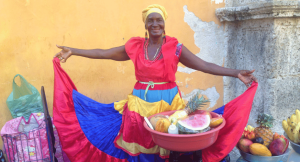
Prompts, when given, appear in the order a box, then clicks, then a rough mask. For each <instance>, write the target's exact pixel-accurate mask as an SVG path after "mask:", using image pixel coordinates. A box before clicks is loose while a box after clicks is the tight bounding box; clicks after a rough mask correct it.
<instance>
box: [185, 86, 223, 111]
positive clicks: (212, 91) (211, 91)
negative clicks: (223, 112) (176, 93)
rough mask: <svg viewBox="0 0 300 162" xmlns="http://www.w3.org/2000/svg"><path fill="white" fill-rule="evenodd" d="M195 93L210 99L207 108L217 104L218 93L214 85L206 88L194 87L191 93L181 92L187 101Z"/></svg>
mask: <svg viewBox="0 0 300 162" xmlns="http://www.w3.org/2000/svg"><path fill="white" fill-rule="evenodd" d="M197 93H199V94H202V95H205V96H207V97H208V99H209V100H210V104H209V107H208V108H207V109H209V108H212V107H214V106H215V105H216V104H217V101H218V99H219V98H220V94H219V93H218V92H217V89H216V87H212V88H207V89H206V90H200V89H194V90H193V91H192V92H191V93H188V94H186V95H184V94H183V93H182V98H183V99H184V100H186V101H189V100H190V99H191V98H192V97H193V96H194V95H196V94H197Z"/></svg>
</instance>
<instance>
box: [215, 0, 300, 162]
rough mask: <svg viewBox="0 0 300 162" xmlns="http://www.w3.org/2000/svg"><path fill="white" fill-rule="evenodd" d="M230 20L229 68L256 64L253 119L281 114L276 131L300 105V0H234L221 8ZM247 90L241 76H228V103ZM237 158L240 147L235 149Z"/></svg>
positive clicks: (227, 22)
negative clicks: (256, 79) (256, 85)
mask: <svg viewBox="0 0 300 162" xmlns="http://www.w3.org/2000/svg"><path fill="white" fill-rule="evenodd" d="M216 15H217V17H218V18H219V19H220V21H222V22H224V24H225V33H226V38H227V40H226V42H227V44H226V47H227V51H226V57H225V63H224V66H225V67H229V68H235V69H248V70H252V69H255V70H256V72H255V73H254V74H255V76H256V77H257V78H258V80H259V87H258V89H257V92H256V95H255V98H254V103H253V106H252V111H251V114H250V118H249V122H248V124H251V125H253V126H257V125H256V123H255V120H256V118H257V116H258V114H261V113H268V114H271V115H273V117H274V118H275V119H276V120H275V122H274V127H273V129H272V130H273V131H275V132H278V133H279V134H282V133H283V132H284V130H283V129H282V126H281V122H282V120H284V119H287V118H288V117H289V116H291V114H293V113H294V112H295V110H296V109H300V1H269V0H239V1H237V0H228V1H227V2H226V7H225V8H220V9H217V10H216ZM245 90H246V87H245V86H244V85H243V84H242V82H240V81H238V80H237V79H233V78H229V77H224V93H225V94H224V103H227V102H229V101H231V100H232V99H234V98H235V97H237V96H239V95H240V94H242V93H243V92H244V91H245ZM230 156H231V159H232V160H233V161H235V160H236V159H237V158H238V157H239V156H240V155H239V153H238V150H237V149H234V150H233V151H232V152H231V153H230Z"/></svg>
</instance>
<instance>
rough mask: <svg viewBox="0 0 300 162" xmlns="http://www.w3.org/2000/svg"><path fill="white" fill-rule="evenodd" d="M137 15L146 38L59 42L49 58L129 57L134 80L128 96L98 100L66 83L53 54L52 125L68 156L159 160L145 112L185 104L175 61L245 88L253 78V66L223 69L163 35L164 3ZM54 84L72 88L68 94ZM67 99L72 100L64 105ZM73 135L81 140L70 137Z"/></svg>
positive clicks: (161, 152) (75, 158)
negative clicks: (102, 45)
mask: <svg viewBox="0 0 300 162" xmlns="http://www.w3.org/2000/svg"><path fill="white" fill-rule="evenodd" d="M142 16H143V21H144V22H145V29H146V33H145V38H141V37H133V38H131V39H130V40H129V41H128V42H127V43H126V44H125V45H124V46H120V47H115V48H111V49H107V50H102V49H92V50H83V49H76V48H70V47H65V46H58V48H60V49H61V51H60V52H59V53H57V54H56V55H55V56H54V57H57V58H58V59H60V62H63V63H64V62H66V61H67V59H68V58H69V57H70V56H72V55H75V56H83V57H88V58H94V59H111V60H116V61H126V60H129V59H130V60H131V61H132V62H133V64H134V66H135V76H136V80H137V82H136V84H135V86H134V88H133V91H132V94H129V95H128V98H127V99H125V100H122V101H119V102H115V103H113V104H101V103H98V102H96V101H93V100H91V99H89V98H87V97H85V96H83V95H82V94H80V93H78V92H77V91H76V87H75V86H74V84H73V83H72V81H70V80H69V79H68V80H67V81H68V82H67V83H66V80H63V78H62V76H63V75H61V74H62V73H64V72H63V70H62V69H61V67H60V66H58V64H59V63H58V61H57V60H58V59H55V60H54V63H55V77H56V78H55V92H56V93H55V94H54V98H55V100H54V124H55V126H56V127H57V130H58V132H59V135H60V139H62V145H63V149H64V151H65V152H66V153H67V154H68V157H69V158H70V159H71V160H72V161H114V162H116V161H124V162H125V161H132V162H133V161H142V162H147V161H164V159H165V158H167V157H168V156H169V151H168V150H165V149H163V148H160V147H159V146H158V145H156V144H155V143H154V142H153V140H152V137H151V134H150V133H149V132H148V131H147V130H146V129H145V128H144V127H143V121H144V117H149V116H151V115H153V114H156V113H160V112H164V111H171V110H179V109H183V108H184V107H185V102H184V101H183V99H182V98H181V94H180V91H179V88H178V86H177V84H176V83H175V80H176V78H175V73H176V71H177V65H178V63H179V62H181V63H182V64H184V65H185V66H187V67H190V68H193V69H195V70H199V71H202V72H205V73H209V74H214V75H221V76H232V77H236V78H239V79H240V80H241V81H242V82H244V83H245V84H246V86H247V87H248V86H249V84H250V83H251V82H252V81H257V80H256V78H255V77H254V76H253V75H252V73H253V71H248V70H235V69H228V68H224V67H221V66H218V65H215V64H212V63H208V62H205V61H203V60H202V59H200V58H198V57H196V56H195V55H194V54H193V53H191V52H190V51H189V50H188V49H187V48H186V47H185V46H183V44H181V43H179V42H178V40H177V39H176V38H173V37H169V36H166V35H165V20H166V19H167V17H168V15H167V12H166V10H165V8H164V7H162V6H160V5H150V6H148V7H147V8H146V9H144V10H143V12H142ZM148 33H149V38H148ZM64 75H65V76H67V75H66V74H64ZM69 82H70V83H69ZM61 85H64V86H66V87H67V88H65V87H64V86H61ZM59 88H61V89H64V88H65V89H74V90H73V91H72V94H67V93H62V92H61V91H62V90H61V89H59ZM66 100H68V101H66ZM71 102H74V105H72V104H71V106H70V104H67V103H71ZM121 114H122V115H121ZM67 128H72V129H67ZM78 139H81V141H80V142H74V141H78ZM79 149H81V152H80V153H79V152H78V150H79Z"/></svg>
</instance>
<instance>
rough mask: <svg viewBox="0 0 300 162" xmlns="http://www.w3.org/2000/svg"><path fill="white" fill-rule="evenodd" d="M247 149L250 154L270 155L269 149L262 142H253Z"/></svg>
mask: <svg viewBox="0 0 300 162" xmlns="http://www.w3.org/2000/svg"><path fill="white" fill-rule="evenodd" d="M249 150H250V152H251V154H253V155H257V156H272V153H271V151H270V150H269V149H268V148H267V147H266V146H265V145H263V144H260V143H253V144H251V145H250V147H249Z"/></svg>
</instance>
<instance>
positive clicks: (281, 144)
mask: <svg viewBox="0 0 300 162" xmlns="http://www.w3.org/2000/svg"><path fill="white" fill-rule="evenodd" d="M287 142H288V141H286V140H285V139H283V138H277V139H275V140H273V141H272V143H271V144H270V146H269V150H270V151H271V153H272V155H273V156H278V155H282V154H283V153H284V152H285V151H286V149H287V147H288V143H287Z"/></svg>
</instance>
